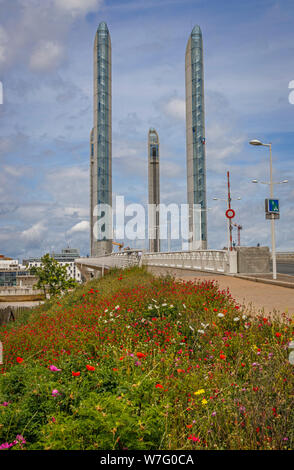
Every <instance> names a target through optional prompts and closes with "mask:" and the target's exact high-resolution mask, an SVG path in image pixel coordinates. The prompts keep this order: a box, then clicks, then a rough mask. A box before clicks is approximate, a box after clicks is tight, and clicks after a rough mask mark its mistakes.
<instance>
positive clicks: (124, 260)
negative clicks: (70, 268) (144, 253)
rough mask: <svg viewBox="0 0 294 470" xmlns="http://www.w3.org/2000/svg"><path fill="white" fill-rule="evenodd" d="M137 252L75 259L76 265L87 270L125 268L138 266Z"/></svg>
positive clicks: (139, 258) (138, 256)
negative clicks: (85, 267)
mask: <svg viewBox="0 0 294 470" xmlns="http://www.w3.org/2000/svg"><path fill="white" fill-rule="evenodd" d="M139 253H140V252H139V251H123V252H121V253H120V252H117V253H109V254H107V255H104V256H99V257H97V258H92V257H91V258H77V259H75V263H76V265H83V266H87V267H88V268H91V267H93V268H95V267H100V268H105V269H107V268H123V269H124V268H127V267H130V266H137V265H139V264H140V260H141V257H140V255H139Z"/></svg>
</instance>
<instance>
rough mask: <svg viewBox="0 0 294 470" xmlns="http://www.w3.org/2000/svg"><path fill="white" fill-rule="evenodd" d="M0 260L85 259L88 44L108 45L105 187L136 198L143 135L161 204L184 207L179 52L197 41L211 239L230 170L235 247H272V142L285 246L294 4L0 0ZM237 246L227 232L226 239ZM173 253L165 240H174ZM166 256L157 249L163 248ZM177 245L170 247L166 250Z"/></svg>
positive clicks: (293, 189) (293, 213)
mask: <svg viewBox="0 0 294 470" xmlns="http://www.w3.org/2000/svg"><path fill="white" fill-rule="evenodd" d="M0 18H1V23H0V80H1V81H2V83H3V88H4V102H3V104H1V105H0V167H1V171H0V253H4V254H6V255H9V256H13V257H17V258H19V259H20V260H22V259H23V258H26V257H28V256H39V255H42V254H43V253H45V252H48V251H52V250H54V251H57V250H60V249H61V248H63V247H65V246H66V245H67V244H70V245H71V246H73V247H77V248H79V249H80V250H81V254H82V255H87V254H88V253H89V229H88V225H87V223H88V220H89V133H90V130H91V127H92V122H93V100H92V89H93V43H94V37H95V33H96V30H97V27H98V24H99V23H100V22H101V21H106V22H107V24H108V27H109V31H110V35H111V41H112V105H113V192H114V196H115V195H116V194H117V195H124V196H125V199H126V202H139V203H142V204H145V203H146V202H147V134H148V129H149V127H155V128H156V129H157V131H158V133H159V138H160V155H161V201H162V202H164V203H172V202H181V203H185V202H186V197H187V196H186V147H185V146H186V140H185V102H184V98H185V75H184V72H185V49H186V44H187V41H188V38H189V35H190V33H191V30H192V28H193V26H194V25H195V24H199V25H200V27H201V29H202V34H203V42H204V77H205V113H206V114H205V121H206V159H207V206H208V207H209V208H211V209H210V210H209V211H208V244H209V247H210V248H215V249H217V248H222V247H223V246H224V245H225V244H226V240H227V233H226V220H225V217H224V212H225V202H222V201H219V202H216V201H213V197H219V198H225V197H226V195H227V186H226V184H227V182H226V172H227V171H230V177H231V191H232V197H233V198H237V197H241V198H242V200H241V201H238V202H237V201H236V202H233V208H234V209H235V210H236V219H235V220H236V222H237V223H240V224H242V226H243V229H242V232H241V242H242V243H243V244H245V245H249V246H250V245H253V246H255V245H256V244H257V243H258V242H259V243H260V244H261V245H266V246H270V226H269V222H268V221H266V220H265V216H264V198H265V197H268V192H269V188H268V186H267V185H262V184H258V185H257V184H255V185H254V184H252V183H251V180H252V179H260V180H261V181H268V179H269V155H268V149H267V148H266V147H252V146H250V145H249V144H248V141H249V140H250V139H252V138H259V139H261V140H263V141H265V142H272V148H273V166H274V180H275V181H282V180H284V179H288V180H289V183H288V184H285V185H276V187H275V196H276V197H279V198H280V206H281V219H280V220H279V221H277V223H276V241H277V248H278V250H280V251H282V250H287V251H288V250H292V251H293V249H294V230H293V229H294V209H293V200H294V164H293V148H294V133H293V125H294V105H293V104H290V102H289V93H290V91H291V90H289V89H288V85H289V82H290V81H291V80H294V61H293V55H294V40H293V39H294V37H293V36H294V33H293V19H294V3H293V1H291V0H280V1H277V0H276V1H275V0H256V1H252V0H247V1H241V2H240V1H238V2H236V1H233V0H223V1H220V0H205V1H203V0H181V1H174V0H144V1H141V0H136V1H135V0H124V1H120V0H104V1H100V0H13V1H11V0H0ZM234 239H235V240H237V232H236V231H234ZM172 246H173V245H172ZM163 248H164V246H163ZM174 248H177V246H176V245H174Z"/></svg>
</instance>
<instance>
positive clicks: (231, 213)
mask: <svg viewBox="0 0 294 470" xmlns="http://www.w3.org/2000/svg"><path fill="white" fill-rule="evenodd" d="M226 217H227V218H228V219H233V218H234V217H235V211H234V209H228V210H227V211H226Z"/></svg>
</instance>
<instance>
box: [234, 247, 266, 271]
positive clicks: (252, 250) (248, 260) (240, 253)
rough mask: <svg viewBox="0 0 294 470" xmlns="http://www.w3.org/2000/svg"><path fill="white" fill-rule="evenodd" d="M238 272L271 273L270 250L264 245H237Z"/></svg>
mask: <svg viewBox="0 0 294 470" xmlns="http://www.w3.org/2000/svg"><path fill="white" fill-rule="evenodd" d="M236 251H237V263H238V273H240V274H241V273H243V274H245V273H246V274H255V273H256V274H257V273H269V272H270V267H271V258H270V250H269V248H268V247H267V246H264V247H236Z"/></svg>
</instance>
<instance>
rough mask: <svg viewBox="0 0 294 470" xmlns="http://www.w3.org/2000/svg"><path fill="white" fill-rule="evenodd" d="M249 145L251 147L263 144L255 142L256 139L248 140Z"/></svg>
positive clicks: (258, 141)
mask: <svg viewBox="0 0 294 470" xmlns="http://www.w3.org/2000/svg"><path fill="white" fill-rule="evenodd" d="M249 144H251V145H263V143H262V142H260V140H257V139H253V140H250V142H249Z"/></svg>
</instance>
